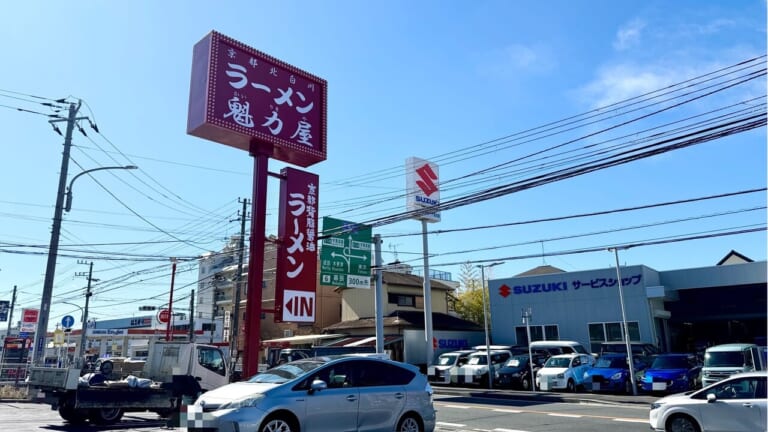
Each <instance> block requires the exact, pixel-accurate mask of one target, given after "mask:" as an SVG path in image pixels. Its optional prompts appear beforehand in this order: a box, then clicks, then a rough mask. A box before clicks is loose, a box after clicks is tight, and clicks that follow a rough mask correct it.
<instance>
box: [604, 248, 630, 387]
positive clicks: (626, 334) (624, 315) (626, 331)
mask: <svg viewBox="0 0 768 432" xmlns="http://www.w3.org/2000/svg"><path fill="white" fill-rule="evenodd" d="M608 250H609V251H610V250H613V254H614V256H615V257H616V279H617V280H618V283H619V303H621V325H622V326H623V327H624V343H625V344H626V345H627V364H628V365H629V380H630V382H631V383H632V394H633V395H635V396H637V383H636V382H635V362H634V358H633V357H632V343H631V342H630V340H629V329H628V328H627V313H626V312H625V311H624V293H623V291H624V288H623V286H622V283H621V271H620V270H619V249H618V248H610V249H608Z"/></svg>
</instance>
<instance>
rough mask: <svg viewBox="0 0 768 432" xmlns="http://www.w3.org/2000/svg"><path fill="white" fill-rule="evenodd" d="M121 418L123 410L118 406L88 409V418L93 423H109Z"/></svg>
mask: <svg viewBox="0 0 768 432" xmlns="http://www.w3.org/2000/svg"><path fill="white" fill-rule="evenodd" d="M121 418H123V410H122V409H120V408H94V409H92V410H90V411H88V419H89V420H90V421H91V423H93V424H98V425H110V424H114V423H117V422H118V421H120V419H121Z"/></svg>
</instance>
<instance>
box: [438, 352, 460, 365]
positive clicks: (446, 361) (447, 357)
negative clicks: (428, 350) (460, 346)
mask: <svg viewBox="0 0 768 432" xmlns="http://www.w3.org/2000/svg"><path fill="white" fill-rule="evenodd" d="M456 357H458V355H456V354H443V355H441V356H440V357H439V358H438V359H437V365H438V366H448V365H452V364H454V363H456Z"/></svg>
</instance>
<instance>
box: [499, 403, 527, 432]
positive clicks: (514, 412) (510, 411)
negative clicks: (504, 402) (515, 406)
mask: <svg viewBox="0 0 768 432" xmlns="http://www.w3.org/2000/svg"><path fill="white" fill-rule="evenodd" d="M493 411H495V412H503V413H510V414H520V413H521V412H522V411H520V410H511V409H498V408H497V409H494V410H493ZM496 430H500V431H505V430H508V429H496Z"/></svg>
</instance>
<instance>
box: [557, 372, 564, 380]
mask: <svg viewBox="0 0 768 432" xmlns="http://www.w3.org/2000/svg"><path fill="white" fill-rule="evenodd" d="M557 377H558V378H560V379H563V378H565V374H561V373H559V374H557Z"/></svg>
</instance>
